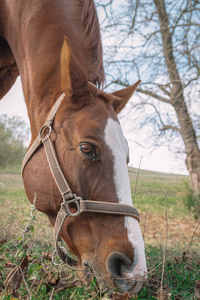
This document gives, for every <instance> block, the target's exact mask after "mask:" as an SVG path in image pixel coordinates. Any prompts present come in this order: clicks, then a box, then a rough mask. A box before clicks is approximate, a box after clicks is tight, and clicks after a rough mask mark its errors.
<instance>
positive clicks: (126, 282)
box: [78, 260, 146, 296]
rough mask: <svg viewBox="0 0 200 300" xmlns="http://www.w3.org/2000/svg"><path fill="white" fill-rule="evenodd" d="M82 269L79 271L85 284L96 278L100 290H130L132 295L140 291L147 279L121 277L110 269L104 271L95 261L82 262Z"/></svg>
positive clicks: (144, 277)
mask: <svg viewBox="0 0 200 300" xmlns="http://www.w3.org/2000/svg"><path fill="white" fill-rule="evenodd" d="M81 269H82V270H81V271H79V274H78V275H79V278H80V280H81V281H82V283H84V284H85V285H87V286H88V285H90V284H91V281H92V280H93V279H94V278H96V280H97V282H98V285H99V289H100V291H101V292H102V293H103V292H106V291H107V292H109V293H112V292H116V291H117V292H119V293H124V292H128V293H129V294H130V295H131V296H132V295H135V294H136V293H138V292H139V291H140V289H141V287H142V285H143V283H144V281H145V279H146V276H143V277H140V278H137V280H135V279H133V278H128V277H126V276H125V277H124V278H119V277H117V276H113V275H112V274H110V273H109V272H108V271H106V270H105V271H102V270H100V268H99V267H98V265H97V264H95V262H91V261H88V260H87V261H84V262H83V264H82V268H81Z"/></svg>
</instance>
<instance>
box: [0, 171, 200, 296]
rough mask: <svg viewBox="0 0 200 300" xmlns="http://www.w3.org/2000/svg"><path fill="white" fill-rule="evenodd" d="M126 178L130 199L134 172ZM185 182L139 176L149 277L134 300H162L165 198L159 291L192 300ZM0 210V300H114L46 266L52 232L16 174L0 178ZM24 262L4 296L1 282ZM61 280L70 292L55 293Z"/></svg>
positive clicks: (193, 255)
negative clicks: (20, 273)
mask: <svg viewBox="0 0 200 300" xmlns="http://www.w3.org/2000/svg"><path fill="white" fill-rule="evenodd" d="M17 172H18V173H19V170H17V169H16V173H17ZM129 175H130V182H131V190H132V195H133V196H134V193H135V182H136V176H137V170H135V169H132V168H131V169H129ZM187 181H188V178H187V177H185V176H175V175H170V174H162V173H153V172H148V171H140V176H139V180H138V184H137V189H136V196H135V199H134V205H135V206H136V207H137V208H138V209H139V211H140V212H141V216H142V222H141V228H142V231H143V234H144V235H145V247H146V257H147V265H148V271H149V275H148V281H147V282H146V283H145V284H144V285H143V288H142V290H141V291H140V292H139V294H138V299H161V298H160V297H161V296H159V294H158V291H159V289H160V286H161V278H162V261H163V251H164V250H163V249H164V247H163V244H164V240H165V231H166V225H165V220H164V214H165V197H166V196H165V193H167V199H168V204H167V205H168V217H169V233H168V234H169V237H168V244H169V247H168V248H167V250H166V259H167V260H166V262H165V272H164V281H163V286H164V291H165V290H167V291H168V294H170V295H171V296H170V297H171V298H166V299H174V300H175V299H176V300H178V299H188V300H190V299H197V298H196V297H195V285H196V281H197V280H200V251H199V240H196V241H195V242H194V243H192V244H190V242H191V239H192V236H193V233H194V230H195V227H196V226H197V225H198V221H194V220H193V215H192V213H190V212H189V211H188V210H187V209H186V207H185V206H184V203H183V198H184V196H185V195H186V194H187V190H186V188H185V187H186V186H187V185H186V184H185V182H187ZM0 205H1V211H0V243H1V244H0V299H5V300H10V299H13V298H18V299H32V300H33V299H35V300H36V299H73V300H76V299H77V300H78V299H105V300H106V299H115V298H111V296H109V295H108V294H104V295H103V296H102V295H101V294H100V292H99V289H98V285H97V283H96V281H95V278H94V279H93V281H92V282H91V284H90V286H89V287H85V286H82V285H81V286H80V285H79V284H77V283H76V270H72V269H69V268H68V267H66V266H59V267H57V266H54V265H53V264H52V262H51V261H50V260H49V258H50V257H51V254H52V251H53V245H52V227H51V226H50V225H49V224H48V223H47V218H46V217H45V215H43V214H41V213H40V212H38V211H37V212H36V211H34V209H33V207H31V211H30V205H29V202H28V200H27V198H26V195H25V192H24V189H23V184H22V180H21V176H20V175H19V174H11V173H10V174H8V173H0ZM145 219H146V223H145ZM184 220H185V223H184ZM170 224H172V225H173V226H175V227H174V228H175V229H174V228H173V226H172V225H170ZM182 224H184V226H188V227H186V228H187V229H185V227H183V228H182V227H181V225H182ZM170 226H171V227H170ZM177 226H178V229H177V231H176V227H177ZM189 227H190V231H189ZM181 228H182V229H181ZM172 229H173V230H174V231H175V233H174V231H173V230H172ZM170 230H171V231H170ZM181 230H182V232H181ZM186 231H187V232H188V236H186V235H185V234H186ZM198 237H199V228H197V230H196V233H194V239H197V238H198ZM180 241H181V242H180ZM187 243H188V246H186V245H187ZM24 258H26V259H27V260H28V263H27V266H26V267H27V272H25V273H24V276H22V277H23V280H22V282H21V284H20V287H19V289H17V290H16V291H15V292H14V293H11V291H10V292H9V291H8V292H6V290H5V288H4V287H3V282H4V281H5V279H6V276H7V275H8V274H9V272H10V271H11V270H13V269H14V267H15V266H16V265H19V264H20V262H21V260H22V259H24ZM61 278H68V279H66V282H69V285H70V286H72V287H70V288H66V287H65V288H63V286H62V285H61V288H60V290H57V288H58V287H59V286H58V284H61V282H62V280H61ZM67 280H68V281H67ZM116 299H117V298H116ZM119 299H120V298H119ZM121 299H123V298H121Z"/></svg>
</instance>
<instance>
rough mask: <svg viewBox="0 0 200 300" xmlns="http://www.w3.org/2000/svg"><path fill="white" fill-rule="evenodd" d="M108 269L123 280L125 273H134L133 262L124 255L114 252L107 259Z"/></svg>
mask: <svg viewBox="0 0 200 300" xmlns="http://www.w3.org/2000/svg"><path fill="white" fill-rule="evenodd" d="M107 268H108V271H109V272H110V273H111V274H112V275H114V276H115V277H118V278H119V277H121V278H122V277H124V276H123V274H124V273H130V272H131V271H133V262H132V261H131V260H130V259H129V258H128V257H126V256H125V255H124V254H122V253H119V252H114V253H111V254H110V255H109V257H108V259H107Z"/></svg>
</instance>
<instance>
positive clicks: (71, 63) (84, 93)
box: [61, 36, 92, 102]
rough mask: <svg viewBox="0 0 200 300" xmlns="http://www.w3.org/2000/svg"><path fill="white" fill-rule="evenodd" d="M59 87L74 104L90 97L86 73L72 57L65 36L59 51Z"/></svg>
mask: <svg viewBox="0 0 200 300" xmlns="http://www.w3.org/2000/svg"><path fill="white" fill-rule="evenodd" d="M61 87H62V89H63V91H64V92H65V94H66V95H69V96H70V97H71V99H72V100H73V101H74V102H78V101H80V100H81V101H83V100H84V99H85V100H86V99H87V100H90V99H91V97H92V94H91V92H90V89H89V85H88V80H87V76H86V73H85V72H84V70H83V68H82V66H81V65H80V63H79V62H78V60H77V59H76V57H75V56H74V54H73V52H72V49H71V46H70V44H69V41H68V39H67V37H66V36H65V38H64V42H63V45H62V51H61Z"/></svg>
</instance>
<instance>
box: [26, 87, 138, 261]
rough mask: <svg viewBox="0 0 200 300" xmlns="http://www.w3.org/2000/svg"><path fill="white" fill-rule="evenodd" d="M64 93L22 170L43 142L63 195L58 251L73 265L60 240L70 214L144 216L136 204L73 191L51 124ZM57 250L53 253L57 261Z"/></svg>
mask: <svg viewBox="0 0 200 300" xmlns="http://www.w3.org/2000/svg"><path fill="white" fill-rule="evenodd" d="M64 96H65V94H64V93H63V94H62V95H61V96H60V97H59V98H58V100H57V101H56V103H55V104H54V106H53V107H52V109H51V111H50V113H49V115H48V117H47V120H46V122H45V123H44V125H43V126H42V128H41V129H40V132H39V135H38V137H37V138H36V140H35V141H34V143H33V144H32V146H31V147H30V148H29V150H28V152H27V154H26V155H25V157H24V160H23V163H22V174H23V171H24V168H25V166H26V164H27V163H28V161H29V159H30V158H31V157H32V156H33V154H34V153H35V152H36V150H37V149H38V148H39V147H40V146H41V145H42V144H43V145H44V149H45V153H46V157H47V161H48V164H49V167H50V169H51V173H52V176H53V178H54V180H55V183H56V185H57V186H58V189H59V191H60V193H61V195H62V198H63V202H62V204H61V208H60V210H59V212H58V214H57V217H56V221H55V224H54V230H53V236H54V243H55V249H56V250H55V252H56V253H57V254H58V255H59V257H60V258H61V260H62V261H63V262H67V263H68V264H70V265H76V264H77V262H76V260H74V259H73V258H71V257H69V256H68V254H67V250H66V249H65V248H64V247H60V246H59V244H58V241H59V240H60V231H61V229H62V225H63V223H64V222H65V220H66V218H67V217H76V216H78V215H79V214H81V213H83V212H93V213H101V214H102V213H103V214H112V215H118V216H129V217H132V218H134V219H136V220H137V221H138V222H139V221H140V217H139V213H138V210H137V209H136V208H135V207H133V206H129V205H125V204H119V203H111V202H102V201H93V200H83V199H82V198H81V197H77V196H76V195H75V194H73V193H72V191H71V189H70V186H69V184H68V182H67V180H66V178H65V176H64V174H63V172H62V170H61V167H60V164H59V162H58V159H57V155H56V151H55V148H54V145H53V142H52V140H51V131H52V128H51V125H52V122H53V120H54V119H55V116H56V113H57V110H58V108H59V106H60V104H61V102H62V100H63V98H64ZM45 128H48V129H49V132H48V134H47V135H46V136H45V137H42V135H43V134H42V132H43V130H44V129H45ZM71 204H73V205H75V207H76V210H75V212H72V211H71V210H70V207H71ZM63 250H64V251H63ZM55 252H54V254H55ZM54 254H53V257H52V260H53V262H54ZM54 263H55V262H54Z"/></svg>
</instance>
